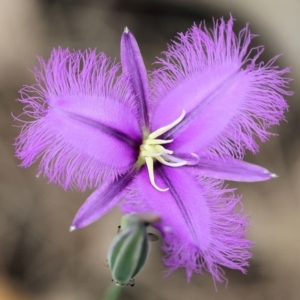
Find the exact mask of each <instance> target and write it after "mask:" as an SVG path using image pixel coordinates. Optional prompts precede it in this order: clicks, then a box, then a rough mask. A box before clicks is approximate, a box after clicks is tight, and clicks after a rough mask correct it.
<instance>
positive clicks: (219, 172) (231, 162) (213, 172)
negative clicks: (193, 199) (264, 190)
mask: <svg viewBox="0 0 300 300" xmlns="http://www.w3.org/2000/svg"><path fill="white" fill-rule="evenodd" d="M186 168H190V169H191V168H192V169H195V170H196V172H195V174H197V175H198V176H203V177H210V178H215V179H222V180H232V181H244V182H254V181H264V180H269V179H271V178H275V177H277V176H276V174H274V173H271V172H269V171H268V170H267V169H265V168H263V167H260V166H258V165H254V164H250V163H247V162H244V161H241V160H238V159H233V158H222V157H215V156H214V157H209V158H205V157H201V158H200V159H199V163H198V164H195V165H190V166H186Z"/></svg>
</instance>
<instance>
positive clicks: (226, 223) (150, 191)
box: [122, 166, 251, 282]
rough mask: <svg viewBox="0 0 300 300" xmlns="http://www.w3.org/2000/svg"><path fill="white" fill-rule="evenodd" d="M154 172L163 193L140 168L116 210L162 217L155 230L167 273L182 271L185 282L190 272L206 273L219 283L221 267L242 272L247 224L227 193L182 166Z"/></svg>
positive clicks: (219, 186)
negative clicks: (161, 241)
mask: <svg viewBox="0 0 300 300" xmlns="http://www.w3.org/2000/svg"><path fill="white" fill-rule="evenodd" d="M156 171H157V172H156V174H157V175H156V181H157V183H158V184H159V185H161V186H167V187H168V188H169V191H168V192H164V193H162V192H159V191H157V190H156V189H154V188H153V187H152V186H151V184H150V182H149V179H148V176H147V171H146V170H145V169H142V170H141V172H140V174H139V175H138V176H137V177H136V179H135V180H134V182H133V183H132V186H131V189H132V191H131V192H130V193H128V194H127V196H126V197H125V198H126V200H125V203H124V204H123V206H122V209H123V211H124V212H126V213H130V212H147V211H153V212H155V213H157V214H159V215H160V216H161V217H162V222H161V223H160V225H159V228H158V229H160V230H161V231H162V233H163V236H164V244H163V249H164V250H165V252H166V257H165V259H164V262H165V264H166V266H168V267H170V271H173V270H175V269H177V268H179V267H184V268H186V274H187V278H188V279H190V277H191V275H192V273H193V272H196V273H202V272H203V271H204V270H207V271H209V272H210V273H211V274H212V276H213V277H214V279H215V280H217V281H220V282H221V281H223V280H224V279H225V278H224V271H223V270H222V268H221V266H224V267H228V268H232V269H237V270H240V271H242V272H243V273H245V267H246V266H248V259H249V258H250V257H251V254H250V253H249V252H248V250H247V248H249V247H250V246H251V242H249V241H248V240H246V239H245V228H246V226H247V224H248V222H247V220H246V218H245V217H243V216H242V209H241V208H240V210H237V208H239V206H240V202H239V199H238V198H236V197H235V196H234V195H233V191H232V190H226V189H222V183H221V182H220V181H216V180H206V181H205V180H203V179H201V180H200V179H196V178H195V176H193V175H192V174H191V173H190V172H189V170H188V169H186V168H181V169H176V168H168V167H163V166H162V167H158V168H156Z"/></svg>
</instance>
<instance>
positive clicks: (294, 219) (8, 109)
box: [0, 0, 300, 300]
mask: <svg viewBox="0 0 300 300" xmlns="http://www.w3.org/2000/svg"><path fill="white" fill-rule="evenodd" d="M230 13H232V14H233V16H234V18H235V19H236V26H235V28H236V29H237V30H239V29H240V28H242V27H243V26H244V24H245V23H246V22H250V24H251V26H250V27H251V30H252V32H254V33H257V34H259V37H258V38H256V39H255V41H254V43H253V46H255V45H257V44H264V45H265V46H266V51H265V53H264V57H263V59H264V60H269V59H271V58H272V57H273V56H274V55H276V54H278V53H284V56H283V57H281V58H280V59H279V64H280V65H281V66H291V67H292V77H293V79H294V81H293V83H292V89H293V90H294V91H295V95H294V96H293V97H291V98H289V99H288V101H289V104H290V110H289V112H288V113H287V115H286V120H287V122H283V123H282V125H281V126H280V127H276V128H274V129H272V130H273V131H274V132H276V133H279V134H280V135H279V137H273V138H271V139H270V141H268V142H267V143H266V144H264V145H262V146H261V151H260V153H259V154H258V155H256V156H253V155H251V154H249V155H248V156H247V160H248V161H251V162H254V163H257V164H261V165H263V166H265V167H267V168H268V169H270V170H271V171H273V172H275V173H277V174H279V175H280V177H279V178H278V179H276V180H272V181H269V182H262V183H253V184H240V185H239V190H238V191H239V193H240V194H243V195H244V199H243V201H244V205H245V210H246V212H247V213H250V215H251V222H252V227H251V228H250V229H249V237H250V238H251V239H253V240H254V241H255V243H256V245H255V247H254V249H253V259H252V260H251V267H250V268H249V271H248V275H242V274H241V273H239V272H235V271H231V270H226V274H227V277H228V278H229V285H228V287H227V289H226V288H225V287H224V286H223V285H219V286H218V290H219V291H218V293H216V292H215V290H214V285H213V282H212V279H211V276H210V275H209V274H205V275H203V276H200V275H194V276H193V278H192V280H191V282H190V283H187V282H186V279H185V272H184V271H183V270H178V271H176V272H175V273H173V274H172V275H171V276H170V277H168V278H166V279H164V274H163V271H164V267H163V265H162V263H161V258H162V256H161V255H162V253H161V251H160V248H159V243H153V245H152V250H151V254H150V258H149V263H148V264H147V266H146V268H145V269H144V270H143V272H142V274H141V275H139V276H138V277H137V278H136V286H135V287H134V288H131V287H127V288H125V289H124V294H123V297H122V298H121V299H142V300H144V299H145V300H147V299H149V300H150V299H151V300H152V299H159V300H160V299H165V300H171V299H172V300H180V299H190V300H194V299H197V300H198V299H205V300H208V299H209V300H214V299H222V300H227V299H228V300H229V299H230V300H236V299H243V300H252V299H253V300H254V299H255V300H281V299H283V300H296V299H300V255H299V254H300V218H299V215H300V201H299V200H300V199H299V198H300V151H299V149H300V134H299V129H300V103H299V99H298V98H299V97H298V95H299V89H300V88H299V80H300V59H299V54H300V33H299V28H300V18H299V16H300V1H299V0H285V1H283V0H251V1H242V0H223V1H219V0H102V1H101V0H61V1H59V0H0V154H1V155H0V300H11V299H30V300H31V299H46V300H47V299H49V300H50V299H67V300H68V299H72V300H73V299H74V300H77V299H78V300H79V299H85V300H93V299H101V296H102V294H103V292H104V289H105V287H106V286H108V285H109V284H110V279H111V277H110V272H109V269H108V268H107V267H106V266H105V262H106V252H107V249H108V247H109V244H110V242H111V241H112V239H113V237H114V236H115V234H116V228H117V226H118V225H119V219H120V213H119V212H118V210H114V211H113V212H111V213H109V214H108V215H107V216H105V217H104V218H103V219H101V220H100V221H98V222H96V223H95V224H93V225H91V226H90V227H88V228H85V229H83V230H79V231H75V232H72V233H69V231H68V228H69V225H70V223H71V221H72V219H73V216H74V214H75V213H76V211H77V209H78V208H79V206H80V205H81V203H82V202H83V201H84V200H85V199H86V197H87V196H88V195H89V193H90V192H88V193H75V192H64V191H63V190H62V189H61V188H60V187H58V186H57V185H50V184H47V180H45V179H42V178H40V179H37V178H36V177H35V175H36V170H35V167H36V166H33V167H31V168H30V169H20V168H19V167H18V164H19V162H18V160H17V159H16V158H15V157H14V149H13V146H12V143H13V139H14V138H15V137H16V136H17V135H18V133H19V128H16V127H12V125H13V123H14V122H13V119H12V117H11V114H12V113H13V114H14V115H18V113H20V111H21V109H22V106H21V105H20V103H17V102H16V101H15V99H16V98H18V90H19V89H20V88H21V86H22V85H23V84H32V83H33V82H34V79H33V76H32V74H31V72H30V71H29V70H32V69H33V66H34V65H36V64H37V60H36V56H37V55H39V56H42V57H44V58H45V59H47V58H48V57H49V54H50V51H51V49H52V48H53V47H57V46H62V47H69V48H70V49H86V48H89V47H90V48H95V47H96V48H97V49H98V51H105V52H106V54H107V55H108V56H111V57H117V59H119V40H120V35H121V33H122V30H123V28H124V26H125V25H127V26H128V27H129V28H130V29H131V31H132V32H133V33H134V34H135V36H136V38H137V40H138V42H139V44H140V48H141V51H142V53H143V55H144V58H145V62H146V65H147V67H148V69H151V68H152V65H151V63H152V62H153V61H154V59H155V56H157V55H159V54H160V52H161V51H163V50H165V49H166V43H168V42H169V40H170V38H173V37H174V35H175V34H176V33H177V32H178V31H186V29H187V28H188V27H190V26H191V24H193V22H196V23H199V22H200V21H201V20H204V19H205V20H206V22H207V24H209V23H210V22H211V19H212V17H216V18H217V17H220V16H224V17H226V18H228V17H229V14H230Z"/></svg>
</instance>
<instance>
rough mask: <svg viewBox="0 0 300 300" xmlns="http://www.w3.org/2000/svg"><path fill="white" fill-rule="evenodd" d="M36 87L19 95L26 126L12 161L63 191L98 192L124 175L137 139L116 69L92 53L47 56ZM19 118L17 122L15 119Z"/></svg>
mask: <svg viewBox="0 0 300 300" xmlns="http://www.w3.org/2000/svg"><path fill="white" fill-rule="evenodd" d="M40 64H41V68H40V69H36V70H35V77H36V80H37V84H36V85H35V86H27V87H24V88H23V89H22V90H21V99H20V101H21V102H22V103H24V104H25V105H26V106H25V108H24V115H27V116H29V117H31V118H33V119H35V120H33V121H30V122H28V121H27V122H26V121H24V123H25V124H24V127H23V129H22V132H21V134H20V136H19V137H18V138H17V139H16V141H15V144H16V147H17V156H18V158H20V159H21V160H22V164H21V165H22V166H24V167H28V166H29V165H31V164H32V163H34V162H35V161H36V160H37V159H39V158H41V162H40V165H39V169H38V172H39V174H44V175H45V176H46V177H48V178H49V179H50V182H58V183H59V184H61V185H62V186H63V187H64V188H68V187H70V186H73V187H75V188H77V189H79V190H84V189H86V188H87V187H90V188H93V187H96V186H99V184H100V183H101V182H102V180H109V181H110V180H113V179H114V178H116V177H117V176H118V175H120V174H122V173H124V172H126V171H127V170H128V169H129V168H130V167H131V165H132V164H133V163H134V162H135V160H136V158H137V155H138V153H137V151H138V145H139V144H140V141H141V139H142V137H141V132H140V129H139V127H138V122H137V112H136V107H135V104H134V102H133V99H134V96H133V95H132V94H131V93H130V89H129V84H128V81H127V80H126V79H125V78H124V77H122V76H121V77H118V78H116V75H117V72H118V71H119V69H120V67H119V65H115V64H113V63H112V62H111V61H110V60H109V59H108V58H107V57H106V56H105V55H104V54H100V55H97V54H96V52H95V51H91V50H87V51H85V52H83V53H82V52H80V51H78V52H69V51H68V50H62V49H58V50H53V52H52V54H51V57H50V60H49V62H47V63H46V62H44V61H43V60H42V59H40ZM20 118H22V116H21V117H20Z"/></svg>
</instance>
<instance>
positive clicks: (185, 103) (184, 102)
mask: <svg viewBox="0 0 300 300" xmlns="http://www.w3.org/2000/svg"><path fill="white" fill-rule="evenodd" d="M232 26H233V19H232V18H230V20H229V21H228V22H227V23H226V22H225V21H224V20H223V19H221V20H220V21H219V22H216V23H215V25H214V29H213V31H210V30H208V29H207V28H206V26H205V25H204V24H202V25H200V27H197V26H193V27H192V28H191V29H190V30H189V31H188V32H187V33H186V34H180V35H179V38H178V40H177V41H174V42H173V45H171V46H170V47H169V49H168V51H167V52H165V53H164V54H165V56H166V58H165V59H160V60H159V61H158V63H160V64H161V65H162V67H161V68H160V69H159V70H157V71H155V72H154V73H153V74H152V75H153V78H154V79H153V82H152V83H151V84H152V86H153V92H154V102H155V105H154V108H153V112H152V115H153V118H152V130H156V129H158V128H160V127H161V126H164V125H165V124H169V123H171V122H172V121H174V120H175V119H177V118H178V116H180V115H181V113H182V111H183V110H185V111H186V113H187V114H186V117H185V118H184V119H183V121H182V122H181V123H179V124H178V125H177V126H176V127H175V128H174V129H173V130H170V131H169V132H168V133H167V134H166V135H164V137H163V138H165V139H170V138H172V139H173V138H174V139H175V140H174V142H173V144H172V146H173V150H175V149H176V150H177V151H180V152H184V153H191V152H197V153H199V152H201V154H202V155H205V154H208V153H209V152H211V151H216V152H217V153H219V154H221V155H236V156H237V157H242V156H243V154H244V151H245V148H247V149H250V150H251V151H253V152H255V151H257V150H258V145H257V143H256V141H255V139H254V138H255V136H257V137H258V138H259V139H261V140H262V141H265V140H266V138H267V137H268V136H269V135H270V133H268V132H267V128H268V127H269V126H271V125H273V124H278V123H279V120H281V119H282V118H283V114H284V111H285V110H286V109H287V104H286V102H285V100H284V98H283V96H282V95H290V94H291V93H290V92H287V91H286V88H287V86H288V83H289V79H287V78H285V77H283V75H284V74H285V73H288V72H289V69H283V70H280V69H278V67H276V66H273V63H274V61H275V59H273V60H271V61H270V62H269V63H267V64H266V65H263V64H262V63H257V60H258V58H259V56H260V54H261V53H262V51H263V48H262V47H258V48H256V49H251V50H248V46H249V44H250V41H251V39H252V37H253V36H252V35H251V34H250V32H249V29H248V26H246V28H244V29H243V30H242V31H241V32H240V33H239V35H238V36H236V35H235V34H234V32H233V29H232ZM250 52H256V55H255V56H254V58H253V59H250V58H249V55H250ZM166 111H167V112H168V113H167V114H166Z"/></svg>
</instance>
